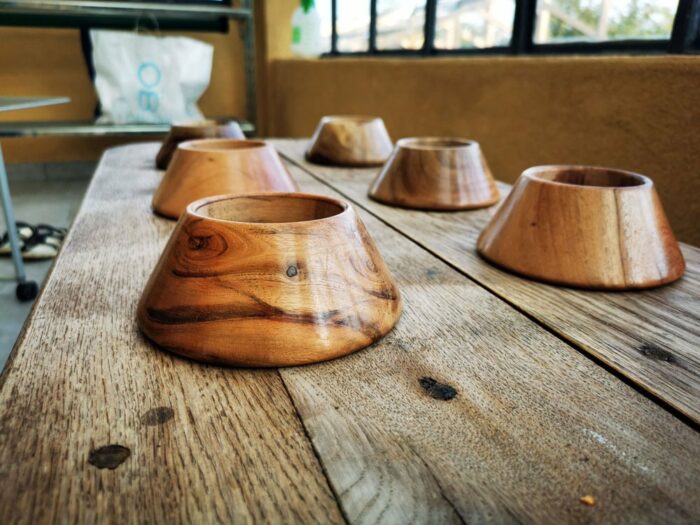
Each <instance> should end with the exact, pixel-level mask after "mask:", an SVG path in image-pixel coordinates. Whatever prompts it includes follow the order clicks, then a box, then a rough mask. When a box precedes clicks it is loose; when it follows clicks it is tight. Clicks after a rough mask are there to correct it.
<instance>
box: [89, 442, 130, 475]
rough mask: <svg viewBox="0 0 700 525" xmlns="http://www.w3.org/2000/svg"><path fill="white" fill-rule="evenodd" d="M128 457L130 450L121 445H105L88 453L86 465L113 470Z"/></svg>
mask: <svg viewBox="0 0 700 525" xmlns="http://www.w3.org/2000/svg"><path fill="white" fill-rule="evenodd" d="M130 455H131V450H129V449H128V448H126V447H123V446H122V445H105V446H103V447H99V448H94V449H92V450H91V451H90V454H89V455H88V463H90V464H91V465H94V466H95V467H97V468H99V469H103V468H108V469H110V470H114V469H115V468H117V467H118V466H119V465H121V464H122V463H124V461H126V458H128V457H129V456H130Z"/></svg>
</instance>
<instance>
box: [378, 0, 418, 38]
mask: <svg viewBox="0 0 700 525" xmlns="http://www.w3.org/2000/svg"><path fill="white" fill-rule="evenodd" d="M424 29H425V0H377V49H422V48H423V42H424V41H425V35H424Z"/></svg>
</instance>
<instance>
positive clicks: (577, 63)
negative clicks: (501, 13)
mask: <svg viewBox="0 0 700 525" xmlns="http://www.w3.org/2000/svg"><path fill="white" fill-rule="evenodd" d="M270 86H271V89H272V97H271V107H270V119H269V122H268V126H269V131H270V134H271V135H274V136H291V137H305V136H309V135H310V134H311V132H312V131H313V129H314V127H315V125H316V122H317V121H318V119H319V118H320V117H321V116H322V115H326V114H339V113H340V114H342V113H358V114H372V115H380V116H382V117H383V118H384V120H385V121H386V124H387V127H388V129H389V132H390V133H391V135H392V137H393V138H395V139H396V138H400V137H405V136H414V135H424V136H425V135H453V136H460V137H468V138H473V139H476V140H478V141H479V142H480V143H481V145H482V147H483V149H484V152H485V154H486V156H487V158H488V160H489V163H490V164H491V167H492V169H493V171H494V174H495V175H496V176H497V177H498V178H499V179H502V180H505V181H511V182H512V181H514V180H515V179H516V177H517V176H518V175H519V174H520V172H521V171H522V170H524V169H525V168H527V167H528V166H533V165H536V164H547V163H573V164H594V165H604V166H612V167H619V168H625V169H629V170H634V171H638V172H641V173H644V174H646V175H649V176H650V177H652V178H653V179H654V180H655V181H656V182H657V186H658V188H659V192H660V194H661V198H662V200H663V202H664V203H665V205H666V211H667V213H668V215H669V217H670V220H671V222H672V224H673V227H674V229H675V231H676V234H677V235H678V236H679V237H680V238H681V239H683V240H685V241H686V242H691V243H693V244H696V245H700V228H699V227H698V225H699V224H700V199H699V198H698V195H699V194H700V133H698V125H699V124H700V57H668V56H664V57H620V58H611V57H586V58H575V57H557V58H552V57H549V58H546V57H536V58H514V57H498V58H494V57H481V58H477V57H469V58H449V59H403V60H402V59H386V58H382V59H367V58H364V59H357V58H355V59H350V58H348V59H326V60H316V61H311V60H276V61H274V62H273V65H272V71H271V77H270Z"/></svg>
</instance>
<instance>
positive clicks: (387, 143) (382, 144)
mask: <svg viewBox="0 0 700 525" xmlns="http://www.w3.org/2000/svg"><path fill="white" fill-rule="evenodd" d="M392 147H393V145H392V143H391V139H390V138H389V133H388V132H387V130H386V127H385V126H384V121H383V120H382V119H380V118H378V117H362V116H330V117H323V118H322V119H321V122H320V123H319V124H318V127H317V128H316V131H315V132H314V135H313V137H312V138H311V141H310V142H309V145H308V146H307V148H306V160H308V161H309V162H315V163H316V164H325V165H330V166H348V167H368V166H381V165H382V164H384V162H385V161H386V159H387V158H388V157H389V155H390V154H391V150H392Z"/></svg>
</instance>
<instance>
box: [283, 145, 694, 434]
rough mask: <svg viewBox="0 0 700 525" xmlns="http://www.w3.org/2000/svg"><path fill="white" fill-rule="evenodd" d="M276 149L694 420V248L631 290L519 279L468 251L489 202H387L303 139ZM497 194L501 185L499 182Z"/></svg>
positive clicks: (359, 174)
mask: <svg viewBox="0 0 700 525" xmlns="http://www.w3.org/2000/svg"><path fill="white" fill-rule="evenodd" d="M276 144H277V146H278V148H279V149H280V151H281V152H282V153H283V154H285V155H286V156H287V157H288V158H289V159H291V160H293V161H294V162H295V163H297V164H298V165H300V166H303V167H304V168H305V169H307V170H309V171H311V172H313V173H314V174H315V176H317V177H319V178H320V179H322V180H324V181H325V182H327V183H328V184H330V185H332V186H333V187H334V188H337V189H338V190H339V191H340V193H341V194H343V195H345V196H347V197H348V198H350V199H352V200H354V201H355V202H357V203H359V204H360V205H361V206H362V207H363V208H365V209H367V210H369V211H371V212H372V213H373V214H374V215H376V216H377V217H380V218H381V219H382V220H383V221H385V222H387V223H388V224H390V225H392V226H393V227H395V228H397V229H398V230H400V231H401V232H402V233H403V234H404V235H406V236H408V237H410V238H411V239H413V240H415V241H416V242H417V243H419V244H420V245H422V246H424V247H425V248H427V249H428V250H430V251H431V252H432V253H434V254H437V255H438V256H439V257H440V258H441V259H443V260H445V261H447V262H449V263H450V264H451V265H453V266H454V267H456V268H458V269H459V270H460V271H462V272H463V273H465V274H466V275H468V276H470V277H471V278H473V279H474V280H476V281H477V282H479V283H480V284H481V285H483V286H485V287H486V288H488V289H489V290H491V291H492V292H494V293H496V294H497V295H499V296H500V297H502V298H505V299H506V300H507V301H508V302H510V303H511V304H513V305H515V306H517V307H518V308H520V309H522V310H523V311H525V312H527V313H528V314H529V315H531V316H533V317H534V318H536V319H537V320H539V321H540V322H542V323H543V324H545V325H547V326H548V327H549V328H550V329H551V330H553V331H554V332H556V333H557V334H559V335H560V336H561V337H563V338H565V339H566V340H567V341H570V342H571V343H573V344H575V345H576V346H578V347H579V348H581V349H583V350H584V351H586V352H588V353H590V354H591V355H593V356H595V357H596V358H598V359H600V360H601V361H603V362H604V363H606V364H608V365H610V366H611V367H612V368H614V369H615V370H617V371H619V372H620V373H621V374H623V375H624V376H626V377H628V378H629V379H630V380H632V381H633V382H635V383H636V384H638V385H639V386H640V387H642V388H643V389H645V390H647V391H648V392H650V393H652V394H653V395H654V396H657V397H658V398H659V399H661V400H662V401H663V402H665V403H668V404H669V405H670V406H672V407H674V408H676V409H677V410H678V411H680V412H681V413H683V414H685V415H687V416H688V417H689V418H691V419H692V420H693V421H694V422H696V423H697V422H698V421H700V319H699V317H698V316H699V312H700V250H699V249H697V248H693V247H690V246H687V245H683V246H682V249H683V253H684V256H685V258H686V262H687V266H688V267H687V271H686V275H685V276H684V277H683V278H682V279H681V280H680V281H678V282H677V283H674V284H672V285H669V286H666V287H663V288H658V289H654V290H647V291H639V292H624V293H623V292H607V293H606V292H592V291H585V290H574V289H569V288H563V287H556V286H550V285H545V284H541V283H537V282H534V281H530V280H527V279H523V278H520V277H517V276H514V275H511V274H508V273H506V272H504V271H501V270H499V269H496V268H494V267H493V266H491V265H489V264H488V263H486V262H485V261H483V260H482V259H481V258H480V257H479V256H478V255H477V253H476V239H477V237H478V235H479V233H480V232H481V230H482V229H483V227H484V226H485V224H486V222H487V221H488V219H489V218H490V217H491V215H492V214H493V213H494V211H495V207H493V208H489V209H485V210H474V211H468V212H450V213H444V212H443V213H440V212H421V211H412V210H405V209H399V208H392V207H389V206H385V205H382V204H379V203H376V202H374V201H372V200H370V199H368V198H367V196H366V194H367V188H368V187H369V184H370V182H371V181H372V180H373V178H374V176H375V175H376V170H372V169H352V170H349V169H341V168H331V167H326V166H316V165H312V164H309V163H306V162H305V161H304V159H303V154H302V153H303V148H304V142H303V141H277V142H276ZM499 187H500V189H501V193H502V195H503V196H505V195H506V194H507V192H508V191H509V186H508V185H505V184H500V185H499Z"/></svg>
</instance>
